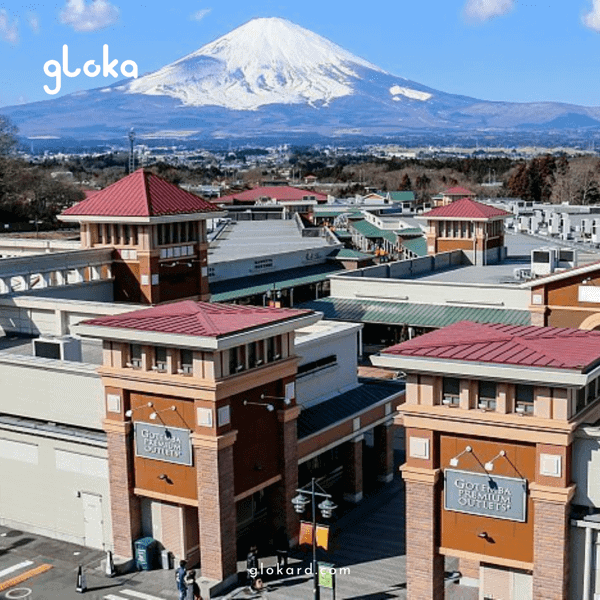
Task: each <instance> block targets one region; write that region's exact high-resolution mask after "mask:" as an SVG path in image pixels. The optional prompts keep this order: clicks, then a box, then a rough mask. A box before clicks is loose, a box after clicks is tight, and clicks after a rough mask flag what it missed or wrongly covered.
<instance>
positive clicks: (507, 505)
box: [444, 469, 527, 523]
mask: <svg viewBox="0 0 600 600" xmlns="http://www.w3.org/2000/svg"><path fill="white" fill-rule="evenodd" d="M444 481H445V484H444V508H445V509H446V510H451V511H455V512H462V513H468V514H470V515H479V516H481V517H492V518H494V519H507V520H509V521H519V522H521V523H523V522H525V520H526V518H527V515H526V513H527V481H526V480H525V479H518V478H515V477H499V476H495V475H490V474H487V473H473V472H471V471H458V470H455V469H446V470H445V471H444Z"/></svg>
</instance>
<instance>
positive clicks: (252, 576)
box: [246, 546, 258, 589]
mask: <svg viewBox="0 0 600 600" xmlns="http://www.w3.org/2000/svg"><path fill="white" fill-rule="evenodd" d="M246 575H247V577H248V583H249V584H250V587H251V588H252V589H254V584H255V582H256V579H257V578H258V552H257V550H256V546H251V547H250V552H248V556H247V557H246Z"/></svg>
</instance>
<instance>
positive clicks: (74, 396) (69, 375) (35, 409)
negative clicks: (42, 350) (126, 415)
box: [0, 352, 104, 430]
mask: <svg viewBox="0 0 600 600" xmlns="http://www.w3.org/2000/svg"><path fill="white" fill-rule="evenodd" d="M96 368H97V367H96V366H95V365H88V364H85V363H77V362H71V361H64V362H63V361H58V360H50V359H45V358H38V357H33V356H22V355H14V354H8V353H6V352H2V353H0V381H1V382H2V393H1V394H0V413H5V414H9V415H11V414H12V415H17V416H21V417H27V418H31V419H38V420H41V421H52V422H55V423H63V424H66V425H75V426H78V427H86V428H89V429H97V430H101V429H102V419H103V418H104V391H103V388H102V382H101V380H100V375H98V373H97V372H96Z"/></svg>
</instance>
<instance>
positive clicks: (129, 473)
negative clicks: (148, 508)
mask: <svg viewBox="0 0 600 600" xmlns="http://www.w3.org/2000/svg"><path fill="white" fill-rule="evenodd" d="M104 431H106V437H107V444H108V479H109V485H110V512H111V519H112V532H113V549H114V553H115V555H116V556H118V557H122V558H125V559H130V558H132V557H133V542H134V541H135V540H136V539H138V538H139V537H140V536H141V525H142V519H141V506H140V501H139V498H137V497H136V496H135V495H134V493H133V487H134V466H133V444H132V443H131V423H129V422H120V421H111V420H108V419H106V420H105V421H104Z"/></svg>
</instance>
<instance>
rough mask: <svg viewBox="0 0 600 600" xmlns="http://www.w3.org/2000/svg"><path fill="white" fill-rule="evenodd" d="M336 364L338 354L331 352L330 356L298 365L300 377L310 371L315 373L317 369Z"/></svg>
mask: <svg viewBox="0 0 600 600" xmlns="http://www.w3.org/2000/svg"><path fill="white" fill-rule="evenodd" d="M336 364H337V355H335V354H330V355H329V356H324V357H323V358H319V359H317V360H313V361H311V362H308V363H306V364H304V365H300V366H299V367H298V377H301V376H302V375H308V374H309V373H314V372H315V371H320V370H321V369H324V368H326V367H331V366H333V365H336Z"/></svg>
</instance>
